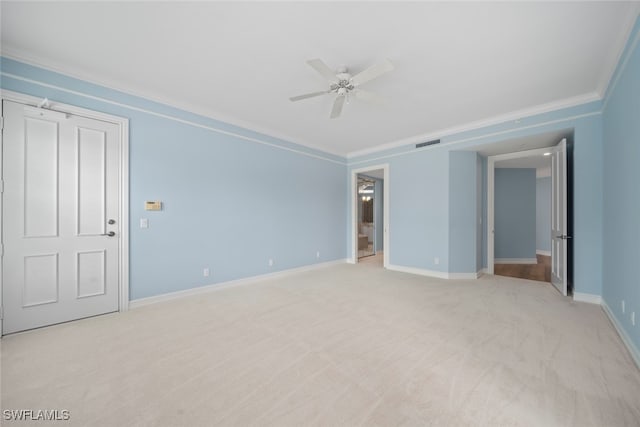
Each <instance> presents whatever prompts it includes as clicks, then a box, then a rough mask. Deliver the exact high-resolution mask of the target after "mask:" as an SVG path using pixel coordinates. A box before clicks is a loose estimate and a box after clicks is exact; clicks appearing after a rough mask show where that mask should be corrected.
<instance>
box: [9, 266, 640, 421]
mask: <svg viewBox="0 0 640 427" xmlns="http://www.w3.org/2000/svg"><path fill="white" fill-rule="evenodd" d="M1 356H2V408H3V409H7V408H9V409H68V410H69V411H70V415H71V419H70V422H61V421H58V422H57V423H56V425H74V426H103V425H105V426H129V425H141V426H142V425H144V426H147V425H148V426H152V425H157V426H172V425H182V426H199V425H202V426H209V425H277V426H299V425H325V426H330V425H384V426H392V425H438V426H442V425H491V426H494V425H502V426H506V425H509V426H510V425H532V426H533V425H535V426H556V425H557V426H604V425H606V426H617V425H619V426H623V425H638V423H639V422H640V421H639V420H640V372H639V371H638V370H637V368H636V367H635V366H634V365H633V362H632V361H631V358H630V356H629V354H628V353H627V352H626V350H625V348H624V347H623V344H622V342H621V341H620V339H619V337H618V336H617V335H616V332H615V331H614V329H613V328H612V326H611V325H610V323H609V321H608V319H607V318H606V316H605V314H604V313H603V311H602V310H601V308H600V307H599V306H595V305H589V304H584V303H575V302H572V301H571V300H570V299H567V298H563V297H561V296H560V295H559V294H558V293H557V292H556V291H555V290H554V289H553V288H552V287H551V286H550V285H548V284H542V283H538V282H532V281H526V280H520V279H511V278H506V277H497V276H486V277H483V278H481V279H480V280H473V281H444V280H438V279H429V278H425V277H419V276H413V275H409V274H404V273H396V272H390V271H384V270H381V269H380V268H378V263H376V262H369V263H362V264H360V265H346V264H345V265H338V266H333V267H328V268H323V269H318V270H314V271H311V272H306V273H300V274H296V275H294V276H290V277H287V278H283V279H278V280H269V281H263V282H259V283H255V284H251V285H245V286H237V287H233V288H227V289H221V290H218V291H216V292H212V293H209V294H206V295H203V296H195V297H188V298H184V299H181V300H175V301H172V302H166V303H161V304H155V305H151V306H146V307H143V308H139V309H136V310H132V311H129V312H127V313H124V314H113V315H106V316H100V317H95V318H91V319H85V320H82V321H77V322H72V323H67V324H63V325H58V326H53V327H49V328H44V329H40V330H35V331H31V332H26V333H22V334H16V335H12V336H8V337H5V338H4V339H3V340H2V349H1ZM45 424H46V423H43V422H37V423H35V425H45ZM5 425H11V423H7V422H5Z"/></svg>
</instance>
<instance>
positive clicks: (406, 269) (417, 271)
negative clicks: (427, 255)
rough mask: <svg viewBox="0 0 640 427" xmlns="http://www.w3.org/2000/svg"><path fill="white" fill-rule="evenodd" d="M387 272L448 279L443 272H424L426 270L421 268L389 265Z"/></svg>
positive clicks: (447, 275) (446, 274)
mask: <svg viewBox="0 0 640 427" xmlns="http://www.w3.org/2000/svg"><path fill="white" fill-rule="evenodd" d="M387 270H393V271H399V272H401V273H410V274H417V275H419V276H428V277H435V278H437V279H448V278H449V273H447V272H445V271H433V270H426V269H423V268H416V267H405V266H403V265H391V264H389V265H388V266H387Z"/></svg>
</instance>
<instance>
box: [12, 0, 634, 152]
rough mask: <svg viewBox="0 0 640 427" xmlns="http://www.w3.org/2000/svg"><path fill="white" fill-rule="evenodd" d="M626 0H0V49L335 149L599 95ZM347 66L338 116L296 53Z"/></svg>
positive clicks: (407, 139)
mask: <svg viewBox="0 0 640 427" xmlns="http://www.w3.org/2000/svg"><path fill="white" fill-rule="evenodd" d="M639 5H640V3H638V2H563V3H550V2H532V3H521V2H517V3H516V2H513V3H509V2H497V3H488V2H472V3H459V2H451V3H436V2H428V3H401V2H371V3H363V2H356V3H344V2H340V3H337V2H336V3H325V2H298V3H294V2H282V3H267V2H257V3H248V2H236V3H231V2H225V3H213V2H141V3H133V2H128V3H127V2H101V3H96V2H84V3H83V2H70V3H59V2H45V3H33V2H9V1H2V2H1V3H0V7H1V8H2V10H1V13H2V18H1V19H2V32H1V40H2V41H1V48H2V54H3V55H7V56H10V57H13V58H16V59H22V60H24V61H26V62H30V63H34V64H36V65H43V66H45V67H48V68H51V69H54V70H57V71H61V72H64V73H66V74H70V75H73V76H76V77H79V78H82V79H86V80H89V81H92V82H96V83H101V84H105V85H107V86H109V87H113V88H117V89H120V90H124V91H127V92H130V93H135V94H138V95H142V96H145V97H148V98H151V99H155V100H158V101H161V102H165V103H169V104H172V105H174V106H178V107H181V108H184V109H187V110H190V111H194V112H198V113H201V114H204V115H207V116H210V117H214V118H217V119H221V120H225V121H227V122H230V123H234V124H239V125H242V126H245V127H248V128H250V129H254V130H258V131H262V132H264V133H267V134H270V135H273V136H279V137H284V138H286V139H288V140H290V141H293V142H297V143H301V144H304V145H308V146H311V147H316V148H320V149H323V150H325V151H328V152H332V153H336V154H341V155H347V154H351V155H354V154H358V153H364V152H367V151H371V150H372V149H376V148H381V147H389V146H394V145H398V144H403V143H413V142H420V141H422V140H424V139H425V138H431V137H432V136H434V137H440V136H441V135H442V134H444V133H449V132H452V131H454V130H456V129H464V128H468V127H469V126H472V125H470V124H471V123H474V122H480V121H482V122H484V123H487V121H490V120H497V119H506V118H517V117H519V116H524V115H526V114H530V113H532V112H537V111H545V110H549V109H553V108H558V107H560V106H564V105H572V104H575V103H580V102H585V101H589V100H594V99H598V98H601V97H602V94H603V92H604V90H605V88H606V85H607V84H608V81H609V79H610V76H611V74H612V71H613V69H614V67H615V65H616V63H617V60H618V58H619V55H620V53H621V50H622V48H623V46H624V43H625V41H626V38H627V36H628V34H629V31H630V28H631V25H632V23H633V22H634V20H635V17H636V16H637V15H638V11H639ZM312 58H321V59H323V60H324V61H325V62H326V63H327V64H328V65H329V66H331V67H338V66H340V65H346V66H348V67H349V69H350V71H352V73H357V72H358V71H361V70H363V69H364V68H366V67H368V66H369V65H371V64H373V63H375V62H377V61H379V60H381V59H384V58H388V59H389V60H391V61H392V62H393V63H394V64H395V67H396V69H395V70H394V71H393V72H391V73H389V74H386V75H384V76H382V77H380V78H379V79H377V80H374V81H371V82H368V83H366V84H365V85H363V88H364V89H367V90H371V91H374V92H376V93H378V94H379V95H382V96H385V97H387V98H388V99H389V101H388V103H387V104H386V105H384V106H379V105H369V104H365V103H362V102H360V101H358V100H354V101H352V102H351V103H350V104H349V105H345V108H344V111H343V115H342V117H340V118H339V119H335V120H330V119H329V118H328V116H329V112H330V110H331V104H332V98H331V97H330V96H324V97H321V98H313V99H308V100H304V101H300V102H297V103H292V102H290V101H289V100H288V98H289V97H290V96H293V95H298V94H301V93H306V92H313V91H318V90H323V89H325V87H326V86H325V82H324V81H323V79H322V78H320V77H319V75H318V74H317V73H316V72H315V71H314V70H313V69H311V68H310V67H309V66H308V65H307V64H305V61H306V60H308V59H312Z"/></svg>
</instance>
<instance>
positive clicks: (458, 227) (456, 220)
mask: <svg viewBox="0 0 640 427" xmlns="http://www.w3.org/2000/svg"><path fill="white" fill-rule="evenodd" d="M478 166H479V162H478V155H477V154H476V153H475V152H474V151H450V152H449V271H450V272H452V273H475V272H477V271H478V249H479V244H478V230H479V227H478V220H477V218H478V215H480V211H479V209H478V200H479V199H480V197H479V194H478V178H479V173H478Z"/></svg>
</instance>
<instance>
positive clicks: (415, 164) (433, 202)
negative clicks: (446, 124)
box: [387, 150, 449, 272]
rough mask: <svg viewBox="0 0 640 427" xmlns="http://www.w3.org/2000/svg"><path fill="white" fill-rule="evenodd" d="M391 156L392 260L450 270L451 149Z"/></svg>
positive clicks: (390, 220)
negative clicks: (449, 181)
mask: <svg viewBox="0 0 640 427" xmlns="http://www.w3.org/2000/svg"><path fill="white" fill-rule="evenodd" d="M390 160H392V161H391V162H390V165H389V176H390V177H389V184H388V185H389V194H387V200H388V202H389V207H390V208H391V209H392V210H393V211H392V212H390V213H389V229H390V235H388V236H387V238H388V239H389V242H388V243H389V245H391V246H392V249H391V250H390V254H389V255H390V259H389V262H390V264H392V265H401V266H406V267H415V268H422V269H426V270H433V271H441V272H448V271H449V185H448V182H447V181H448V175H449V153H448V150H433V151H422V152H416V153H415V154H413V155H409V156H401V157H396V158H393V159H390ZM435 258H439V264H436V263H435V261H434V259H435Z"/></svg>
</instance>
